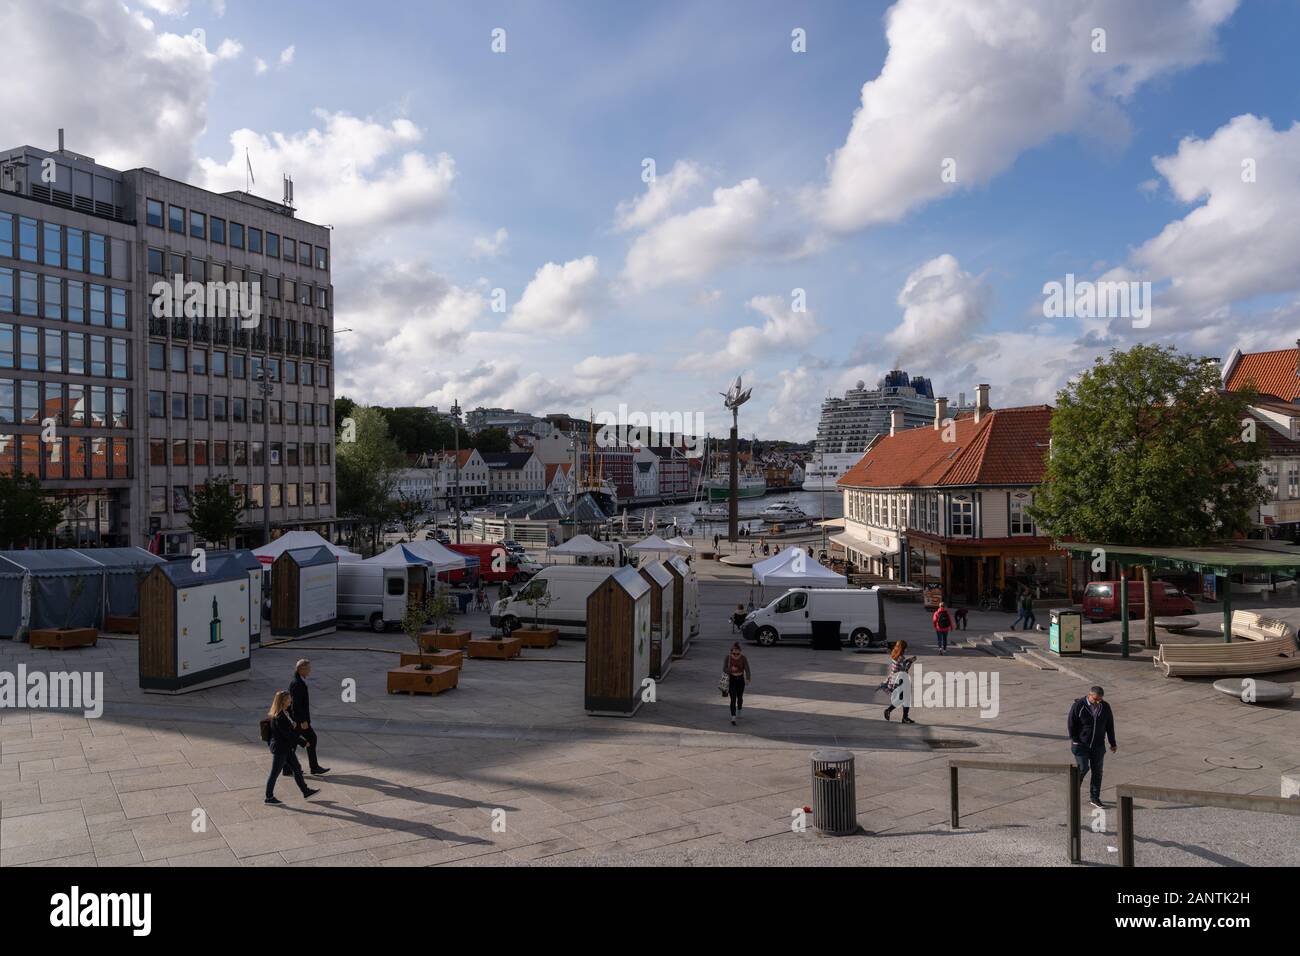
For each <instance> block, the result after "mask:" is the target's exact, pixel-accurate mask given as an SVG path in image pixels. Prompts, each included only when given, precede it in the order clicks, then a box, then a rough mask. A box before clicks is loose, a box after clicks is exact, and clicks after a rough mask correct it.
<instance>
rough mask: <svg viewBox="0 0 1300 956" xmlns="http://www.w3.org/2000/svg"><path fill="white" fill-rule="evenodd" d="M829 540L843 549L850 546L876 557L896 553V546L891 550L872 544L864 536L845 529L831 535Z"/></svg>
mask: <svg viewBox="0 0 1300 956" xmlns="http://www.w3.org/2000/svg"><path fill="white" fill-rule="evenodd" d="M831 541H832V542H833V543H835V544H838V545H839V546H840V547H841V548H844V549H845V550H848V549H849V548H852V549H853V550H854V551H860V552H861V553H863V554H870V555H874V556H875V557H877V558H881V557H884V556H886V555H890V554H898V549H897V548H894V549H892V550H890V549H887V548H882V547H881V546H880V545H878V544H872V543H871V542H870V541H868V540H867V539H866V538H864V537H862V535H859V534H854V533H853V532H852V531H846V532H844V533H843V534H837V535H832V536H831Z"/></svg>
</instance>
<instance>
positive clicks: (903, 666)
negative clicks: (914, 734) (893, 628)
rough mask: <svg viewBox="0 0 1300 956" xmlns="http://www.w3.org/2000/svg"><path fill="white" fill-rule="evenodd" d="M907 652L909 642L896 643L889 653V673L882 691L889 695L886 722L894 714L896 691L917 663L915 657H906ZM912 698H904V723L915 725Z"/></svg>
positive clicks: (881, 687)
mask: <svg viewBox="0 0 1300 956" xmlns="http://www.w3.org/2000/svg"><path fill="white" fill-rule="evenodd" d="M906 650H907V641H895V642H894V646H893V648H891V649H890V651H889V673H888V674H887V675H886V676H885V680H884V682H883V683H882V684H881V685H880V689H881V690H883V691H885V692H887V693H888V694H889V706H888V707H886V708H885V720H889V715H890V714H892V713H893V712H894V707H895V706H896V705H895V704H894V691H895V690H897V689H898V686H899V685H900V684H902V683H903V680H904V675H906V674H907V672H908V671H910V670H911V669H912V664H914V663H915V662H916V658H915V657H905V656H904V652H905V651H906ZM909 701H910V697H906V696H905V697H904V698H903V723H905V724H914V723H916V721H915V720H913V719H912V718H911V716H910V715H911V713H912V705H911V704H910V703H909Z"/></svg>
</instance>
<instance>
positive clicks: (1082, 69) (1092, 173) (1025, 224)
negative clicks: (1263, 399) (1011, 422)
mask: <svg viewBox="0 0 1300 956" xmlns="http://www.w3.org/2000/svg"><path fill="white" fill-rule="evenodd" d="M0 36H5V37H6V41H5V45H6V49H7V52H8V53H10V54H12V56H11V62H10V63H9V64H8V65H7V69H6V73H7V75H8V76H9V77H10V78H11V81H13V80H15V79H16V78H18V79H17V80H16V81H17V82H18V83H19V86H20V87H21V88H22V90H23V93H22V95H21V96H18V97H16V98H11V102H9V103H7V104H6V107H5V109H4V112H3V113H2V114H0V131H2V132H0V140H2V142H0V147H8V146H11V145H19V144H30V145H33V146H38V147H43V148H53V144H54V142H55V136H56V130H57V127H60V126H62V127H64V128H65V129H66V130H67V133H66V136H67V145H68V147H69V148H70V149H73V150H76V151H78V152H82V153H87V154H89V155H92V156H94V157H95V158H96V159H97V160H99V161H100V162H102V163H105V164H106V165H110V166H116V167H118V168H132V167H135V166H151V167H154V168H157V169H159V170H160V171H161V172H162V173H163V174H164V175H168V176H172V177H174V178H177V179H184V180H187V181H190V182H194V183H196V184H198V185H201V186H206V187H207V188H211V189H218V190H227V189H242V188H244V184H245V154H246V151H247V155H248V157H249V159H250V161H251V164H252V167H253V172H254V176H255V177H256V185H255V186H254V188H253V191H254V192H255V193H258V194H259V195H263V196H266V197H268V198H271V199H277V200H278V199H279V198H280V190H281V177H282V176H283V175H284V174H290V175H292V176H293V179H294V184H295V200H296V203H297V206H298V214H299V215H300V216H301V217H303V218H305V219H308V220H311V221H315V222H321V223H325V224H328V225H330V226H332V227H333V230H334V231H333V233H332V247H333V257H332V265H333V281H334V286H335V292H334V302H335V326H336V329H338V330H343V329H348V330H350V331H339V332H338V333H337V334H336V339H335V344H336V356H337V359H336V361H337V372H336V392H337V394H339V395H347V396H349V397H351V398H353V399H355V400H358V401H362V402H371V403H376V404H384V405H417V404H419V405H436V406H438V407H439V408H442V409H445V408H447V407H449V406H450V405H451V403H452V400H453V399H458V400H459V401H460V403H461V405H462V406H464V407H466V408H473V407H475V406H478V405H487V406H497V405H500V406H507V407H513V408H516V409H518V410H520V411H528V412H533V413H536V414H542V413H547V412H568V413H571V414H577V415H582V416H586V415H587V414H588V413H589V412H590V413H594V414H596V415H597V416H598V417H599V416H601V415H602V414H604V415H617V413H618V410H619V408H620V406H622V407H624V408H625V409H626V410H627V411H629V412H632V411H639V412H642V413H644V414H647V415H650V414H659V415H673V414H675V413H676V414H680V415H682V416H683V418H684V419H685V420H687V421H691V422H702V423H703V424H704V427H705V428H706V430H709V431H712V432H713V433H715V434H716V433H720V432H723V431H724V430H725V429H726V427H727V426H728V425H729V421H728V419H729V415H727V413H726V412H725V410H724V408H723V406H722V399H721V397H720V395H719V393H720V392H723V391H725V390H726V388H727V386H728V385H729V384H730V383H731V382H732V381H734V379H735V378H736V377H737V376H741V377H742V379H743V381H744V384H745V385H746V386H747V387H748V386H752V388H753V398H752V399H751V401H750V402H749V404H748V405H746V406H745V407H744V409H743V410H742V413H741V431H742V433H743V434H746V435H748V434H757V435H758V436H759V437H761V438H767V439H777V438H784V439H790V440H807V439H809V438H811V437H812V435H813V433H814V432H815V430H816V424H817V419H818V416H819V411H820V404H821V402H822V400H823V399H824V398H825V397H826V396H828V395H832V394H840V393H842V392H843V391H844V390H845V389H846V388H849V387H852V386H853V385H854V384H855V383H856V382H858V381H865V382H867V383H868V384H873V383H875V382H876V381H877V380H878V379H879V378H880V376H881V375H882V374H883V373H884V372H885V371H888V370H889V369H891V368H902V369H904V370H906V371H908V372H910V373H912V374H917V375H925V376H927V377H929V378H931V379H932V380H933V382H934V384H935V388H936V394H945V395H948V396H949V397H950V398H951V399H953V400H956V398H957V397H958V396H959V395H960V394H961V393H965V394H966V396H967V397H968V399H969V397H970V396H972V395H973V392H974V389H975V385H976V384H978V383H988V384H989V385H990V386H991V398H992V404H993V405H994V407H1009V406H1013V405H1025V404H1037V403H1051V402H1052V401H1053V398H1054V396H1055V394H1056V392H1057V390H1058V389H1059V388H1060V387H1061V386H1062V385H1063V384H1065V383H1066V382H1067V381H1068V380H1069V379H1070V377H1071V376H1073V375H1076V374H1077V373H1078V372H1079V371H1081V370H1082V369H1085V368H1087V367H1088V366H1089V365H1090V364H1091V363H1092V362H1093V361H1094V360H1095V359H1096V358H1097V357H1098V356H1104V355H1105V354H1106V353H1107V352H1108V351H1109V350H1110V349H1113V348H1121V349H1122V348H1126V347H1128V346H1130V345H1132V344H1135V343H1137V342H1155V343H1163V344H1172V345H1175V346H1177V347H1179V348H1180V349H1183V350H1185V351H1191V352H1195V353H1197V354H1203V355H1211V356H1216V357H1226V356H1227V355H1228V354H1229V352H1230V351H1231V349H1233V348H1240V349H1242V350H1244V351H1258V350H1262V349H1270V348H1285V347H1288V346H1289V345H1291V344H1292V343H1293V342H1294V341H1295V339H1296V337H1297V335H1300V321H1297V320H1298V319H1300V126H1298V125H1297V117H1298V116H1300V82H1297V81H1298V80H1300V67H1297V63H1300V60H1297V57H1296V55H1295V48H1294V38H1295V37H1296V36H1300V5H1298V4H1297V3H1296V2H1294V0H1250V2H1246V3H1240V4H1239V3H1237V2H1236V0H1141V2H1134V0H1073V2H1066V0H898V2H896V3H893V4H888V3H875V2H869V0H859V2H843V3H837V2H829V0H819V2H808V3H799V2H761V0H745V2H740V0H733V2H728V0H710V2H704V0H698V2H695V3H687V2H661V3H654V4H635V3H613V2H608V0H572V2H558V0H554V2H540V0H533V2H516V3H498V2H492V0H477V2H475V3H472V4H471V3H455V4H453V3H443V2H419V3H417V2H405V3H396V2H390V0H370V2H368V3H366V4H365V5H363V6H359V5H356V4H353V3H344V2H341V0H313V2H299V0H281V2H275V3H266V2H258V3H254V2H245V0H139V2H127V3H120V2H113V0H5V2H4V3H3V4H0ZM1067 277H1071V278H1070V279H1069V281H1071V282H1073V283H1074V284H1075V287H1076V288H1084V287H1086V285H1087V284H1090V283H1123V284H1124V285H1123V288H1124V289H1126V290H1132V293H1133V295H1134V296H1135V298H1134V300H1133V304H1134V305H1137V304H1139V303H1142V302H1149V305H1150V309H1149V312H1146V313H1145V314H1139V315H1134V314H1133V312H1132V310H1129V309H1122V308H1119V307H1118V306H1117V304H1116V301H1112V302H1111V303H1110V308H1109V309H1108V310H1102V311H1103V314H1099V315H1089V314H1087V310H1086V309H1070V310H1065V312H1066V314H1061V310H1053V309H1052V308H1050V307H1049V305H1048V302H1049V299H1050V296H1049V295H1048V293H1047V290H1048V289H1049V288H1050V284H1051V283H1061V284H1062V285H1064V284H1065V283H1066V282H1067ZM1145 283H1149V285H1144V284H1145ZM1146 294H1149V299H1147V298H1146V297H1145V295H1146ZM1081 312H1082V313H1083V314H1080V313H1081Z"/></svg>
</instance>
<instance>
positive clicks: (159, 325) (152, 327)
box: [149, 315, 167, 336]
mask: <svg viewBox="0 0 1300 956" xmlns="http://www.w3.org/2000/svg"><path fill="white" fill-rule="evenodd" d="M149 334H150V335H161V336H166V335H167V320H166V319H160V318H158V317H157V316H153V315H151V316H149Z"/></svg>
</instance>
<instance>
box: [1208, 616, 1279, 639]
mask: <svg viewBox="0 0 1300 956" xmlns="http://www.w3.org/2000/svg"><path fill="white" fill-rule="evenodd" d="M1219 633H1220V634H1222V633H1223V625H1222V624H1220V625H1219ZM1232 636H1233V637H1239V638H1241V639H1242V640H1244V641H1276V640H1284V639H1286V638H1288V637H1289V638H1292V639H1294V638H1295V636H1296V633H1295V628H1293V627H1292V626H1291V625H1290V624H1288V623H1286V621H1279V620H1278V619H1277V618H1275V617H1266V616H1265V615H1263V614H1261V613H1259V611H1233V612H1232Z"/></svg>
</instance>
